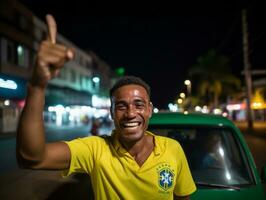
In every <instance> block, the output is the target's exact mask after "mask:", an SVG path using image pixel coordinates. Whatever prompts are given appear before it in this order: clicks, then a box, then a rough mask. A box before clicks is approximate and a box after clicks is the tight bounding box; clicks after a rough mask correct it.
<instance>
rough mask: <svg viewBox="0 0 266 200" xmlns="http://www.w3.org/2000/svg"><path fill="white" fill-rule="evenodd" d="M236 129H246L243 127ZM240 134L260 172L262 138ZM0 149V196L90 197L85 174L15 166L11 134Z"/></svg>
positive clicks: (50, 137)
mask: <svg viewBox="0 0 266 200" xmlns="http://www.w3.org/2000/svg"><path fill="white" fill-rule="evenodd" d="M240 129H242V131H243V132H246V129H245V128H244V127H240ZM89 130H90V126H82V127H60V128H59V127H55V126H46V137H47V141H56V140H70V139H73V138H75V137H85V136H88V135H90V133H89ZM264 131H265V130H264ZM100 132H101V134H103V133H110V129H109V128H105V127H104V128H102V129H101V131H100ZM265 133H266V132H264V134H265ZM260 134H261V133H260ZM244 136H245V139H246V141H247V143H248V145H249V147H250V149H251V151H252V154H253V156H254V159H255V162H256V165H257V167H258V169H259V172H260V171H261V168H262V166H263V165H264V164H265V163H266V156H265V152H266V138H265V136H263V135H262V134H261V135H258V134H257V133H256V134H253V133H249V134H248V133H245V134H244ZM0 151H1V154H0V159H1V165H0V199H4V200H13V199H14V200H24V199H25V200H26V199H27V200H28V199H37V200H44V199H93V197H92V196H93V195H92V191H91V189H90V188H91V187H90V181H89V178H88V176H86V175H75V176H72V177H68V178H62V177H61V174H60V171H46V170H38V171H36V170H25V169H19V168H18V166H17V164H16V158H15V135H13V136H5V137H3V136H1V137H0ZM264 186H265V185H264ZM264 188H265V187H264ZM265 191H266V190H265Z"/></svg>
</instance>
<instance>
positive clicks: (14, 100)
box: [0, 0, 112, 133]
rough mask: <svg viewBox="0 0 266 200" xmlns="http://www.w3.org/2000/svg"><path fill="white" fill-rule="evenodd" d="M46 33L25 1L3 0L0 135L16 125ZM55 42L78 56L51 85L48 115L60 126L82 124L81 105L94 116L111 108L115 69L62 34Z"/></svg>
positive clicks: (0, 12) (0, 5) (0, 19)
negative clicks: (94, 102) (95, 101)
mask: <svg viewBox="0 0 266 200" xmlns="http://www.w3.org/2000/svg"><path fill="white" fill-rule="evenodd" d="M46 33H47V28H46V24H45V23H44V22H43V21H42V20H40V19H39V18H37V17H36V16H35V15H34V14H33V12H32V11H30V10H29V9H27V8H26V7H25V6H23V5H22V4H21V3H19V2H18V1H16V0H1V1H0V133H5V132H12V131H15V129H16V126H17V121H18V117H19V114H20V111H21V109H22V108H23V106H24V102H25V95H26V85H27V81H28V79H29V78H30V75H31V73H32V70H33V66H34V60H35V56H36V52H37V50H38V48H39V45H40V42H41V41H42V40H43V39H45V38H46V35H47V34H46ZM57 42H58V43H61V44H64V45H66V46H69V47H72V48H74V49H75V52H76V54H75V58H74V60H72V61H70V62H68V63H66V65H65V66H64V68H63V69H62V70H61V71H60V75H59V76H58V77H57V78H55V79H53V80H52V81H51V82H50V83H49V85H48V89H47V93H46V105H45V108H46V112H45V119H46V120H47V122H52V123H53V122H54V123H56V124H58V125H61V124H62V123H66V124H68V123H70V122H71V120H74V121H75V123H79V122H80V121H81V117H82V116H81V114H80V112H79V114H77V112H76V110H77V108H79V110H82V108H83V110H84V109H85V110H86V112H84V113H86V114H85V115H87V114H88V115H92V114H93V113H95V112H96V111H97V109H101V107H104V108H106V107H108V105H109V103H108V100H107V94H108V93H107V91H108V88H109V87H110V86H111V76H112V72H111V70H110V67H109V66H108V64H106V63H105V62H104V61H102V60H101V59H100V58H98V57H97V56H96V54H95V53H93V52H89V53H87V52H85V51H84V50H82V49H80V48H78V47H77V46H76V45H75V44H73V43H72V42H71V41H69V40H67V39H66V38H64V37H63V36H62V35H60V34H58V36H57ZM93 96H97V98H98V99H100V100H102V106H99V108H96V110H95V108H94V107H93V105H92V99H93ZM62 108H63V109H62ZM62 110H63V111H62ZM73 110H75V111H73ZM92 111H93V113H92ZM71 113H72V114H71ZM73 113H75V115H74V116H72V115H73ZM83 115H84V114H83ZM66 116H68V117H67V120H64V119H66Z"/></svg>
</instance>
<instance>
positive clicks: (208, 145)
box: [148, 112, 266, 200]
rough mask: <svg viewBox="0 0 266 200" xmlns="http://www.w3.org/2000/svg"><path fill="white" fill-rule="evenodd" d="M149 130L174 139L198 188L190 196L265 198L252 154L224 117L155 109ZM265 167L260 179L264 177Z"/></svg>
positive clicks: (208, 199)
mask: <svg viewBox="0 0 266 200" xmlns="http://www.w3.org/2000/svg"><path fill="white" fill-rule="evenodd" d="M148 130H149V131H151V132H153V133H155V134H158V135H163V136H167V137H170V138H173V139H175V140H177V141H178V142H179V143H180V144H181V146H182V147H183V149H184V152H185V154H186V157H187V160H188V163H189V166H190V170H191V173H192V176H193V179H194V181H195V183H196V185H197V191H196V192H195V193H194V194H192V195H191V199H192V200H193V199H194V200H214V199H215V200H219V199H221V200H231V199H232V200H236V199H241V200H243V199H247V200H248V199H254V200H255V199H256V200H261V199H264V200H265V199H266V198H265V194H264V191H263V185H262V182H261V179H260V176H259V173H258V171H257V169H256V166H255V163H254V160H253V157H252V154H251V152H250V150H249V148H248V146H247V144H246V142H245V140H244V138H243V136H242V133H241V132H240V130H239V129H238V128H237V127H236V126H235V125H234V124H233V123H232V122H231V121H230V120H228V119H227V118H224V117H221V116H217V115H207V114H187V115H185V114H181V113H174V112H172V113H171V112H170V113H154V114H153V116H152V118H151V119H150V123H149V128H148ZM265 169H266V167H264V168H263V172H264V173H262V177H261V178H262V180H263V181H265V179H266V173H265Z"/></svg>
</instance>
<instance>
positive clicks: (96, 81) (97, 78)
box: [92, 76, 100, 91]
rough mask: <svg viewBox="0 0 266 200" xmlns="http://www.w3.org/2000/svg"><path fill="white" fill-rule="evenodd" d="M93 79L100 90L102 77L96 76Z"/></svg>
mask: <svg viewBox="0 0 266 200" xmlns="http://www.w3.org/2000/svg"><path fill="white" fill-rule="evenodd" d="M92 81H93V82H94V84H95V88H96V90H97V91H99V89H100V78H99V77H97V76H95V77H93V78H92Z"/></svg>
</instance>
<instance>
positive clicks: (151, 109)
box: [149, 101, 153, 118]
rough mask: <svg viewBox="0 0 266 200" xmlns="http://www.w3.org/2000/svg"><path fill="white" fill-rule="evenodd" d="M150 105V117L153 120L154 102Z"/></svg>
mask: <svg viewBox="0 0 266 200" xmlns="http://www.w3.org/2000/svg"><path fill="white" fill-rule="evenodd" d="M149 104H150V105H149V107H150V114H149V117H150V118H151V116H152V113H153V104H152V102H151V101H150V103H149Z"/></svg>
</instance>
